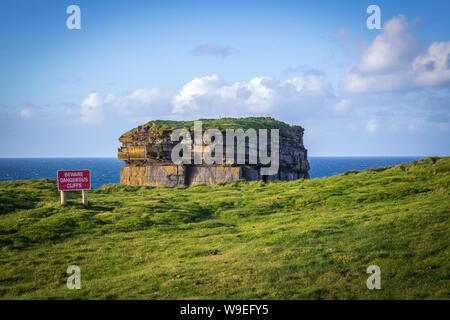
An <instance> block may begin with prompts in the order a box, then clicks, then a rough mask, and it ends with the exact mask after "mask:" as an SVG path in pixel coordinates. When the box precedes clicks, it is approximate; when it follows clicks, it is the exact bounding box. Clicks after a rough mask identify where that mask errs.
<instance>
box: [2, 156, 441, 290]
mask: <svg viewBox="0 0 450 320" xmlns="http://www.w3.org/2000/svg"><path fill="white" fill-rule="evenodd" d="M449 183H450V158H443V159H438V158H428V159H426V160H424V161H419V162H412V163H410V164H403V165H399V166H396V167H392V168H379V169H376V170H365V171H362V172H359V173H355V172H347V173H345V174H342V175H338V176H334V177H331V178H323V179H312V180H303V181H293V182H270V183H263V182H243V181H238V182H235V183H231V184H223V185H217V186H196V187H190V188H175V189H171V188H152V187H130V186H122V185H106V186H103V187H102V188H99V189H97V190H93V191H90V192H89V201H90V206H89V207H87V208H85V207H83V206H82V205H81V194H80V193H79V192H73V193H70V194H69V204H68V205H66V206H61V205H60V204H59V194H58V192H57V190H56V181H55V180H50V179H44V180H39V181H36V180H28V181H21V182H4V183H1V184H0V186H1V188H0V247H1V249H0V297H1V298H3V299H183V298H186V299H449V298H450V290H449V288H450V260H449V257H450V251H449V244H450V238H449V231H450V223H449V213H450V197H449ZM72 264H75V265H78V266H79V267H80V268H81V279H82V280H81V286H82V288H81V290H69V289H67V287H66V285H65V283H66V280H67V278H68V276H69V275H68V274H66V269H67V267H68V266H69V265H72ZM369 265H378V266H379V267H380V268H381V286H382V289H381V290H368V289H367V287H366V279H367V277H368V276H369V275H368V274H366V269H367V267H368V266H369Z"/></svg>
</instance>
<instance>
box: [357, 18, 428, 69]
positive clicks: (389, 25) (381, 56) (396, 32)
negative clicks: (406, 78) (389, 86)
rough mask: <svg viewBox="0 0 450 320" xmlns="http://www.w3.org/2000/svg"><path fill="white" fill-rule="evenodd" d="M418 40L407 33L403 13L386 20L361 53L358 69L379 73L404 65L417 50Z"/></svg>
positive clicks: (406, 24)
mask: <svg viewBox="0 0 450 320" xmlns="http://www.w3.org/2000/svg"><path fill="white" fill-rule="evenodd" d="M419 48H420V46H419V42H418V40H417V39H416V37H414V36H413V35H412V34H410V33H408V23H407V21H406V18H405V16H404V15H399V16H397V17H394V18H392V19H390V20H388V21H387V22H386V23H385V24H384V26H383V32H382V33H380V34H379V35H377V36H376V37H375V39H374V40H373V42H372V43H371V44H370V45H369V47H368V48H367V50H366V51H365V52H363V54H362V55H361V58H360V61H359V64H358V65H357V66H356V68H357V69H358V71H360V72H367V73H381V72H387V71H392V70H399V69H400V68H403V67H405V66H406V65H408V63H409V62H410V61H411V60H412V59H413V58H414V56H415V55H417V53H418V52H419Z"/></svg>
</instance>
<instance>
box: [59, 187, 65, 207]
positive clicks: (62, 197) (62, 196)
mask: <svg viewBox="0 0 450 320" xmlns="http://www.w3.org/2000/svg"><path fill="white" fill-rule="evenodd" d="M60 193H61V204H66V193H65V192H64V191H62V190H61V191H60Z"/></svg>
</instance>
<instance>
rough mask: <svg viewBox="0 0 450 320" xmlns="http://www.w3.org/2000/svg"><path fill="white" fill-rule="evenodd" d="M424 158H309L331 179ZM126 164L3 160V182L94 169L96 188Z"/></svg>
mask: <svg viewBox="0 0 450 320" xmlns="http://www.w3.org/2000/svg"><path fill="white" fill-rule="evenodd" d="M423 158H424V157H309V158H308V161H309V164H310V166H311V170H310V171H309V174H310V176H311V178H312V179H314V178H322V177H330V176H333V175H336V174H339V173H343V172H346V171H348V170H356V171H360V170H364V169H367V168H378V167H381V166H393V165H397V164H400V163H407V162H410V161H413V160H419V159H423ZM124 165H125V163H124V162H123V161H119V160H117V158H0V181H11V180H26V179H42V178H52V179H56V172H57V171H58V170H73V169H89V170H91V180H92V187H93V188H98V187H100V186H102V185H104V184H107V183H119V181H120V178H119V174H120V167H122V166H124Z"/></svg>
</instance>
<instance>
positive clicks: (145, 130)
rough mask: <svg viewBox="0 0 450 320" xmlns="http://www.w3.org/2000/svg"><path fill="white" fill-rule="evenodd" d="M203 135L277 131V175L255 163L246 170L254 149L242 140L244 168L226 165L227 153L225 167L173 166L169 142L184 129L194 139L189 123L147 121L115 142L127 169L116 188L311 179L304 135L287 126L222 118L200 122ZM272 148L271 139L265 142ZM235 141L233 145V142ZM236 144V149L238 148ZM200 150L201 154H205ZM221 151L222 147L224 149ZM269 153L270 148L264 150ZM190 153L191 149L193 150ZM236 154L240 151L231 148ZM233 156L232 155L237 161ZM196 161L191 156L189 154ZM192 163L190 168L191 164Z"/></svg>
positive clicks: (270, 122)
mask: <svg viewBox="0 0 450 320" xmlns="http://www.w3.org/2000/svg"><path fill="white" fill-rule="evenodd" d="M202 123H203V128H202V129H203V131H205V130H207V129H210V128H214V129H218V130H220V131H221V132H222V133H223V136H224V140H225V136H226V134H225V131H226V130H227V129H243V130H248V129H250V128H253V129H255V130H256V131H257V132H258V129H268V131H270V129H279V137H280V139H279V170H278V173H276V174H274V175H272V176H264V175H261V174H260V168H261V167H262V166H263V165H262V164H261V163H260V161H259V158H258V162H257V163H256V164H250V163H249V161H248V156H249V154H250V153H252V152H253V153H256V154H257V153H258V145H254V144H251V143H250V142H249V139H246V140H245V155H246V158H245V159H246V163H245V164H236V161H235V162H234V163H230V162H229V161H228V162H227V161H226V159H225V150H224V152H223V155H224V157H223V158H224V160H223V164H219V165H217V164H214V165H208V164H205V163H202V164H180V165H176V164H174V163H173V161H172V158H171V154H172V149H173V148H174V147H175V145H177V144H178V143H180V142H179V141H175V142H173V141H171V134H172V132H173V130H175V129H179V128H185V129H187V130H189V133H190V134H191V136H192V141H194V138H193V132H194V130H193V128H194V122H193V121H160V120H157V121H151V122H148V123H147V124H145V125H142V126H139V127H137V128H135V129H133V130H130V131H128V132H126V133H124V134H123V135H122V136H121V137H120V138H119V141H120V142H121V143H122V146H121V147H120V148H119V150H118V158H119V160H123V161H125V163H126V165H127V166H126V167H122V168H121V170H120V183H122V184H129V185H149V186H170V187H176V186H183V185H186V186H191V185H198V184H215V183H220V182H232V181H235V180H239V179H246V180H265V181H267V180H283V181H288V180H296V179H301V178H305V179H308V178H309V174H308V170H309V163H308V160H307V150H306V149H305V147H304V146H303V131H304V129H303V128H302V127H300V126H290V125H288V124H286V123H283V122H280V121H276V120H274V119H272V118H253V117H252V118H238V119H234V118H222V119H202ZM233 140H234V139H233ZM268 140H269V142H270V139H268ZM236 141H237V139H236ZM236 141H234V143H235V144H236V143H237V142H236ZM207 147H208V146H207V145H204V146H203V147H202V148H203V150H204V149H205V148H207ZM224 148H225V146H224ZM268 148H269V149H270V146H269V147H268ZM193 150H194V148H193ZM235 150H238V149H237V147H235ZM236 156H237V155H235V157H236ZM192 157H194V153H192ZM192 163H194V162H192Z"/></svg>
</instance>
